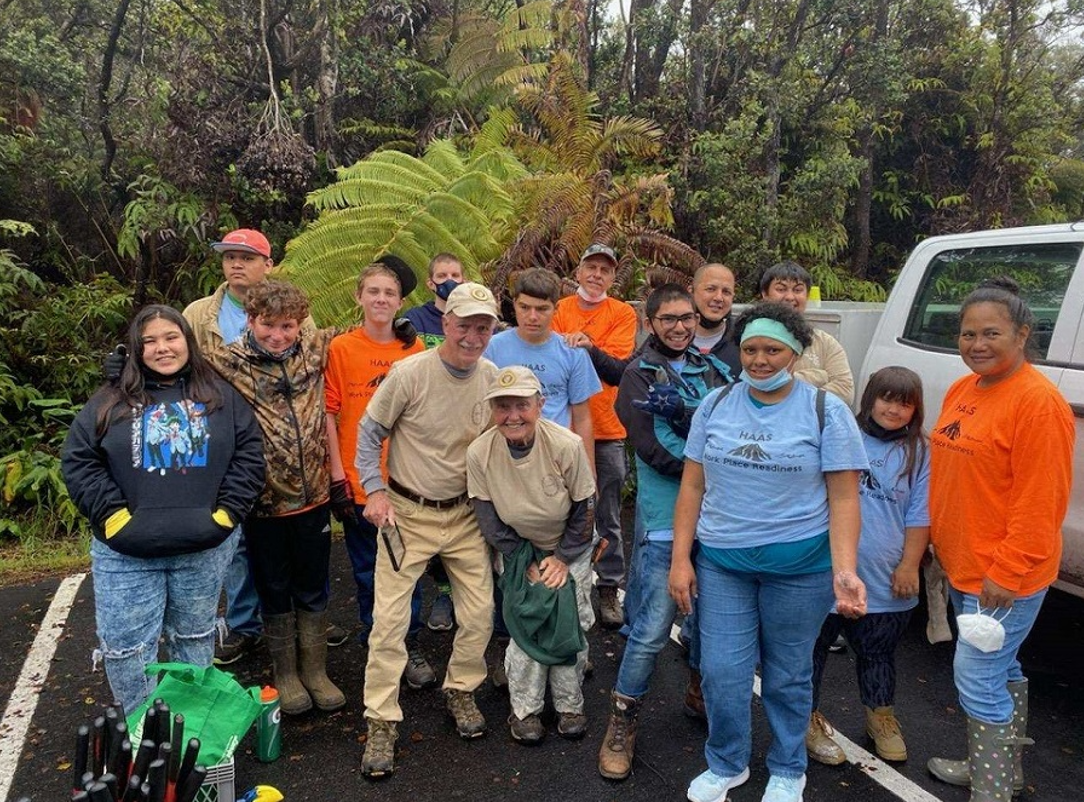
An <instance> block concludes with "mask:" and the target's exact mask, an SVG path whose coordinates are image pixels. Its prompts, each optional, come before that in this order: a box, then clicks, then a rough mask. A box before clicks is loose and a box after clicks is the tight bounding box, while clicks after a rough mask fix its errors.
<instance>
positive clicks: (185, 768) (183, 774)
mask: <svg viewBox="0 0 1084 802" xmlns="http://www.w3.org/2000/svg"><path fill="white" fill-rule="evenodd" d="M199 746H200V743H199V738H189V739H188V746H187V747H186V748H185V750H184V760H182V761H181V767H180V769H178V770H177V791H178V794H179V793H180V790H181V789H182V788H184V785H185V781H187V780H188V775H189V774H191V773H192V768H193V767H194V766H195V765H196V760H198V759H199Z"/></svg>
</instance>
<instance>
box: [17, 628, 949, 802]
mask: <svg viewBox="0 0 1084 802" xmlns="http://www.w3.org/2000/svg"><path fill="white" fill-rule="evenodd" d="M680 633H681V627H679V626H678V625H677V624H675V625H674V626H672V627H671V628H670V640H672V641H673V642H674V643H676V644H678V645H681V640H680V639H679V638H678V635H679V634H680ZM753 693H755V694H756V695H757V696H760V677H759V676H757V677H754V678H753ZM834 737H835V741H836V743H837V744H839V747H840V749H842V750H843V754H845V755H846V756H847V761H848V762H849V763H853V764H854V765H855V767H856V768H857V769H858V770H859V771H861V772H862V773H863V774H865V775H866V776H867V777H869V778H870V779H871V780H873V781H874V782H875V783H877V784H878V785H879V786H881V787H882V788H884V789H885V790H886V791H890V792H891V793H893V794H895V795H896V797H898V798H899V799H900V800H902V802H942V800H941V799H940V798H939V797H936V796H934V795H933V794H931V793H930V792H929V791H927V790H926V789H924V788H922V787H921V786H919V785H916V784H915V783H913V782H911V781H910V780H908V779H907V778H906V777H904V776H903V775H902V774H900V773H899V772H898V771H896V770H895V769H894V768H892V766H890V765H889V764H888V763H885V762H884V761H883V760H881V759H880V758H879V757H877V756H876V755H874V754H871V753H869V752H867V751H866V750H865V749H863V748H862V747H861V746H859V745H858V744H856V743H855V742H854V741H851V740H849V739H847V738H845V737H844V736H842V735H840V733H839V730H836V733H835V736H834ZM0 802H3V799H2V798H0Z"/></svg>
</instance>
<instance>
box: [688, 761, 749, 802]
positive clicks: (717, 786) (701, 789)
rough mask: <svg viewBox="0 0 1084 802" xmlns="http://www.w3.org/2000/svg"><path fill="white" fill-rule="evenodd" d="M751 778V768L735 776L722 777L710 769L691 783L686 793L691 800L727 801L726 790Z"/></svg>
mask: <svg viewBox="0 0 1084 802" xmlns="http://www.w3.org/2000/svg"><path fill="white" fill-rule="evenodd" d="M748 779H749V768H748V767H746V769H745V771H743V772H742V773H741V774H739V775H737V776H735V777H720V776H719V775H718V774H716V773H715V772H713V771H712V770H711V769H708V770H707V771H705V772H704V773H703V774H701V775H700V776H699V777H697V778H696V779H695V780H693V781H692V782H691V783H689V792H688V793H687V794H686V797H687V798H688V800H689V802H725V801H726V792H727V791H729V790H730V789H731V788H737V787H738V786H739V785H741V784H742V783H744V782H745V781H746V780H748Z"/></svg>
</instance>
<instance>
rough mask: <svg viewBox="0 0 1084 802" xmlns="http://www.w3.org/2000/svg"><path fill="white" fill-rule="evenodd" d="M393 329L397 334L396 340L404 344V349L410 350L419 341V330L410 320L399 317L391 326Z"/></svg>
mask: <svg viewBox="0 0 1084 802" xmlns="http://www.w3.org/2000/svg"><path fill="white" fill-rule="evenodd" d="M391 329H392V331H394V332H395V338H396V339H397V340H399V342H401V343H402V344H403V348H410V346H412V345H414V343H415V341H417V339H418V330H417V329H416V328H414V324H413V323H411V322H410V320H409V318H405V317H397V318H396V319H395V322H394V323H392V324H391Z"/></svg>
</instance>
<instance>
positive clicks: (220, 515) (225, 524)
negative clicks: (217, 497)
mask: <svg viewBox="0 0 1084 802" xmlns="http://www.w3.org/2000/svg"><path fill="white" fill-rule="evenodd" d="M211 518H213V519H214V522H215V523H216V524H218V525H219V526H221V527H222V528H224V529H233V527H235V526H236V524H235V523H234V522H233V519H232V518H230V514H229V513H228V512H226V511H225V510H224V509H222V508H221V507H219V508H218V509H217V510H215V511H214V514H213V515H211Z"/></svg>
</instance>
